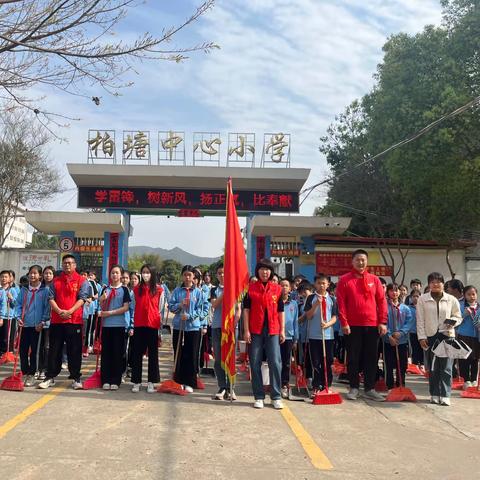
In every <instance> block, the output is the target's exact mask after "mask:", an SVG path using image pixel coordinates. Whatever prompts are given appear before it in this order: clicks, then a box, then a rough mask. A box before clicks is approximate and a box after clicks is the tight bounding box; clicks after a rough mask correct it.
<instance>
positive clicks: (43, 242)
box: [29, 232, 58, 250]
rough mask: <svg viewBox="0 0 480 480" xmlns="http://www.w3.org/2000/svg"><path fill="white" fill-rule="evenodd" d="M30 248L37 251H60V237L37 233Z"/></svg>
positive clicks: (33, 236)
mask: <svg viewBox="0 0 480 480" xmlns="http://www.w3.org/2000/svg"><path fill="white" fill-rule="evenodd" d="M29 248H31V249H35V250H58V236H56V235H46V234H45V233H41V232H35V233H34V234H33V235H32V243H31V244H30V245H29Z"/></svg>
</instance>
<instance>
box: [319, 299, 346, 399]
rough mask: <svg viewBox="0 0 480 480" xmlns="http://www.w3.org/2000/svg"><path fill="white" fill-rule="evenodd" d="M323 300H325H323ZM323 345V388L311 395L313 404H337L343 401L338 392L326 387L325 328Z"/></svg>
mask: <svg viewBox="0 0 480 480" xmlns="http://www.w3.org/2000/svg"><path fill="white" fill-rule="evenodd" d="M323 301H325V300H323ZM322 345H323V352H322V353H323V372H324V376H325V378H324V380H325V389H324V390H322V391H321V392H317V393H315V395H314V396H313V402H312V403H313V405H338V404H340V403H342V402H343V400H342V397H341V396H340V394H339V393H338V392H334V391H333V390H329V389H328V374H327V352H326V350H325V330H323V332H322Z"/></svg>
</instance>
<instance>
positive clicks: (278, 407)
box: [272, 400, 283, 410]
mask: <svg viewBox="0 0 480 480" xmlns="http://www.w3.org/2000/svg"><path fill="white" fill-rule="evenodd" d="M272 405H273V408H274V409H275V410H282V408H283V402H282V401H281V400H272Z"/></svg>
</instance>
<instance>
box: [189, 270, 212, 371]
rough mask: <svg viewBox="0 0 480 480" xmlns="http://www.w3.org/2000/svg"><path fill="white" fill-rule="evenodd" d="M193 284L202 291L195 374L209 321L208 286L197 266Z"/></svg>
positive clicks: (200, 358) (200, 363)
mask: <svg viewBox="0 0 480 480" xmlns="http://www.w3.org/2000/svg"><path fill="white" fill-rule="evenodd" d="M194 270H195V271H194V277H193V284H194V286H195V287H196V288H198V289H199V290H200V291H201V293H202V306H201V309H200V328H199V330H200V344H199V346H198V348H199V350H198V361H197V374H198V373H200V366H201V365H203V355H202V353H203V351H204V343H205V341H207V342H208V340H206V339H205V335H206V334H207V333H208V327H209V321H210V309H211V305H210V300H209V299H210V288H208V287H207V286H206V285H205V284H204V283H203V282H202V272H201V271H200V270H199V268H198V267H195V269H194Z"/></svg>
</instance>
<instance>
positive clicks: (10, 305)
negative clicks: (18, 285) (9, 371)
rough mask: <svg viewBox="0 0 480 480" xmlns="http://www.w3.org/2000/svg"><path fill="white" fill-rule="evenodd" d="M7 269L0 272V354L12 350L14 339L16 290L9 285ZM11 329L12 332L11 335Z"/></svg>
mask: <svg viewBox="0 0 480 480" xmlns="http://www.w3.org/2000/svg"><path fill="white" fill-rule="evenodd" d="M11 278H12V277H11V275H10V271H9V270H2V271H1V272H0V327H1V328H0V355H3V354H4V353H5V352H11V351H13V342H14V340H15V338H14V337H15V332H16V324H15V308H14V305H15V299H16V298H17V295H18V292H17V290H16V289H15V288H14V287H12V286H11ZM12 331H13V332H14V333H13V335H12Z"/></svg>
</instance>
